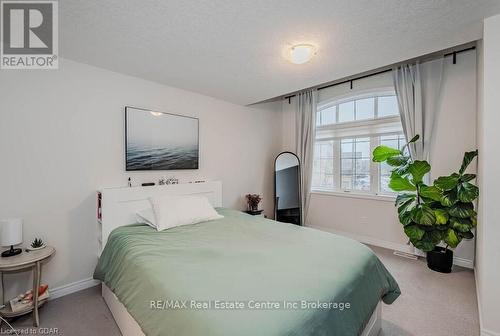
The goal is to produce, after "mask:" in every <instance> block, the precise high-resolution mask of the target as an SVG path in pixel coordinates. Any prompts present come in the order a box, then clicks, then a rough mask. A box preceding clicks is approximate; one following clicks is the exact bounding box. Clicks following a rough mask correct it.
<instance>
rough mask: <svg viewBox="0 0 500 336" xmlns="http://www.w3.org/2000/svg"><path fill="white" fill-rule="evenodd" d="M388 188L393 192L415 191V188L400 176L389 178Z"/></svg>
mask: <svg viewBox="0 0 500 336" xmlns="http://www.w3.org/2000/svg"><path fill="white" fill-rule="evenodd" d="M389 188H391V189H392V190H394V191H415V190H417V188H416V187H415V185H413V183H411V182H410V180H409V179H408V178H406V177H401V176H397V175H394V176H391V180H390V182H389Z"/></svg>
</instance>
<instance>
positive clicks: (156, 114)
mask: <svg viewBox="0 0 500 336" xmlns="http://www.w3.org/2000/svg"><path fill="white" fill-rule="evenodd" d="M149 113H151V114H152V115H154V116H155V117H159V116H161V115H162V114H163V113H161V112H155V111H151V112H149Z"/></svg>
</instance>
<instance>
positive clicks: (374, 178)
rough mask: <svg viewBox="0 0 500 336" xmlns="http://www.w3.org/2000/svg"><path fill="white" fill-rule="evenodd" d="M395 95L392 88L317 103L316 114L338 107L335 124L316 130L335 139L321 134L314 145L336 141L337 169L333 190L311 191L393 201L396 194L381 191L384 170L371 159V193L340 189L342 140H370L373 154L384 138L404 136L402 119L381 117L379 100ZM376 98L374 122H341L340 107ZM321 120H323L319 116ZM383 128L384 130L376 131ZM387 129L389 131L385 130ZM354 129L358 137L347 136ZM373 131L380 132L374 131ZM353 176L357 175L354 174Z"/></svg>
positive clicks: (334, 169)
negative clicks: (329, 134)
mask: <svg viewBox="0 0 500 336" xmlns="http://www.w3.org/2000/svg"><path fill="white" fill-rule="evenodd" d="M394 95H395V92H394V89H393V88H382V89H378V90H367V91H362V92H357V93H356V94H355V95H353V94H348V95H344V96H341V97H337V98H335V99H330V100H327V101H323V102H320V103H319V104H318V108H317V113H321V111H322V110H324V109H327V108H330V107H332V106H336V114H335V123H333V124H326V125H321V124H320V125H317V126H316V130H317V132H318V133H319V134H321V133H324V134H328V133H332V134H335V135H334V136H323V135H319V136H317V137H316V140H315V143H316V142H319V141H331V140H333V158H334V168H333V185H334V188H333V189H330V188H321V187H316V186H312V187H311V192H312V193H317V194H325V195H336V196H338V195H342V196H347V197H354V198H368V199H377V200H385V201H393V200H394V197H395V194H394V193H385V192H382V190H381V185H380V183H381V180H380V176H381V167H380V164H378V163H374V162H372V161H371V160H370V190H368V191H363V190H355V189H342V188H341V186H342V184H341V179H342V175H341V163H342V158H341V141H342V139H357V138H370V152H371V151H373V149H374V148H375V147H377V146H378V145H379V144H380V137H381V136H390V135H401V134H402V133H403V131H402V126H401V119H400V117H399V116H385V117H380V118H378V98H379V97H384V96H394ZM366 98H374V117H373V118H371V119H362V120H354V121H348V122H339V121H338V120H339V114H340V113H339V112H340V111H339V105H340V104H343V103H346V102H350V101H356V100H360V99H366ZM354 118H356V103H354ZM320 119H321V117H320ZM316 120H317V119H316ZM379 127H382V129H377V128H379ZM384 127H386V128H387V130H386V131H384V129H383V128H384ZM353 129H355V130H356V132H358V134H355V133H354V134H352V135H351V134H350V135H346V134H343V132H344V131H345V130H347V131H345V133H349V132H352V130H353ZM373 130H377V131H376V132H374V131H373ZM353 176H354V175H353Z"/></svg>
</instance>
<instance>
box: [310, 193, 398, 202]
mask: <svg viewBox="0 0 500 336" xmlns="http://www.w3.org/2000/svg"><path fill="white" fill-rule="evenodd" d="M311 194H315V195H325V196H334V197H347V198H359V199H368V200H375V201H381V202H391V203H394V202H395V201H396V196H391V195H374V194H368V193H367V194H363V193H359V192H358V193H357V192H352V191H327V190H311Z"/></svg>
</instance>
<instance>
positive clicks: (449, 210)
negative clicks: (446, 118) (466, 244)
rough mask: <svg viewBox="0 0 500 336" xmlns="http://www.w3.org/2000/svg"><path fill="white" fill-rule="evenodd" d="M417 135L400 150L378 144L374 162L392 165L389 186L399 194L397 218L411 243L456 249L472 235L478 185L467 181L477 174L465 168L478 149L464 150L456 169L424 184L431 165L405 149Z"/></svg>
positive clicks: (419, 245)
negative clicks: (460, 164) (416, 158)
mask: <svg viewBox="0 0 500 336" xmlns="http://www.w3.org/2000/svg"><path fill="white" fill-rule="evenodd" d="M419 138H420V137H419V135H416V136H415V137H414V138H413V139H411V140H410V141H409V142H408V143H407V144H406V145H405V146H404V147H403V148H402V149H401V150H400V149H395V148H390V147H387V146H378V147H377V148H375V150H374V151H373V161H374V162H380V163H381V162H385V163H387V164H388V165H389V166H391V167H392V168H393V169H392V171H391V177H390V182H389V188H391V189H392V190H393V191H395V192H397V193H398V195H397V197H396V207H397V210H398V216H399V221H400V222H401V224H402V225H403V227H404V232H405V234H406V235H407V236H408V238H409V240H410V242H411V243H412V244H413V246H415V247H416V248H418V249H420V250H422V251H425V252H429V251H432V250H433V249H434V248H435V247H436V246H437V245H439V244H440V243H441V242H444V243H445V244H446V249H448V247H451V248H455V247H457V245H458V244H459V243H460V242H461V241H462V239H471V238H473V237H474V234H473V233H472V229H473V228H474V227H475V226H476V224H477V213H476V211H475V210H474V203H473V202H474V200H475V199H476V198H477V197H478V196H479V188H478V187H477V186H475V185H474V184H472V183H470V181H472V180H474V179H475V178H476V175H475V174H466V173H465V171H466V170H467V167H468V166H469V165H470V163H471V162H472V161H473V160H474V158H475V157H476V156H477V155H478V152H477V150H476V151H472V152H466V153H465V155H464V158H463V162H462V166H461V167H460V169H459V171H458V172H455V173H452V174H451V175H449V176H441V177H439V178H437V179H436V180H434V183H433V184H432V185H426V184H425V182H424V177H425V175H426V174H428V173H429V172H430V171H431V166H430V164H429V163H428V162H427V161H419V160H413V159H412V158H411V157H410V155H409V154H408V151H407V148H408V146H409V145H410V144H411V143H414V142H416V141H418V140H419Z"/></svg>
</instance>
